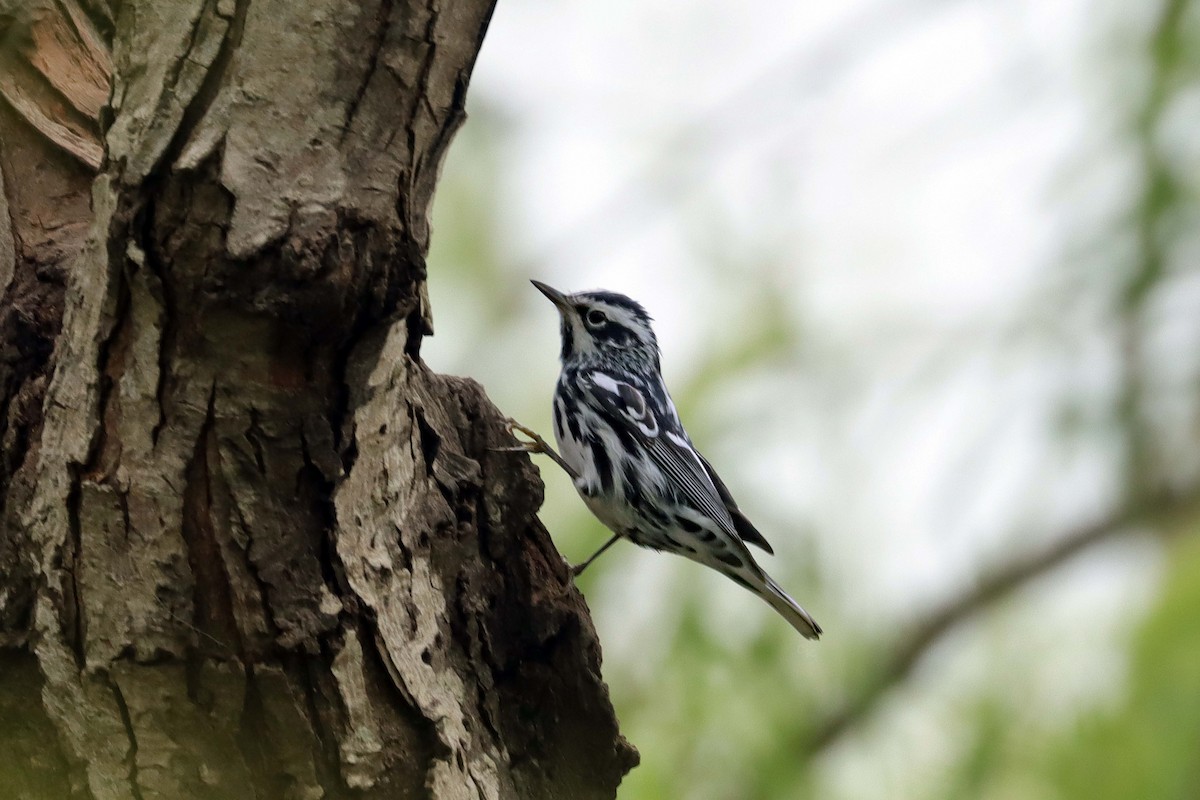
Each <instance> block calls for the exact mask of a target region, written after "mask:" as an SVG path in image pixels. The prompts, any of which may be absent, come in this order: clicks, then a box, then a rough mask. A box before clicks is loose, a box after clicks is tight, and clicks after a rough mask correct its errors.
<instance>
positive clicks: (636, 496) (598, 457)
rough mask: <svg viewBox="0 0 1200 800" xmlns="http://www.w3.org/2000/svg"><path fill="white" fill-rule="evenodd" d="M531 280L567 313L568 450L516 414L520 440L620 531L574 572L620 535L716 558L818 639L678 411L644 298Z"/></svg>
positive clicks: (563, 379)
mask: <svg viewBox="0 0 1200 800" xmlns="http://www.w3.org/2000/svg"><path fill="white" fill-rule="evenodd" d="M533 285H534V286H536V287H537V288H538V289H539V290H540V291H541V292H542V294H544V295H546V297H548V298H549V299H550V302H552V303H554V305H555V306H556V307H557V308H558V312H559V316H560V318H561V323H562V373H561V374H560V376H559V379H558V387H557V389H556V390H555V393H554V436H555V438H556V439H557V440H558V446H559V449H560V450H561V451H562V454H561V455H559V454H558V453H555V452H554V451H553V450H552V449H551V448H550V447H549V446H548V445H547V444H546V443H545V441H544V440H542V438H541V437H540V436H538V435H537V434H536V433H534V432H532V431H530V430H528V429H527V428H524V427H522V426H520V425H517V424H516V423H511V424H512V427H513V428H514V429H516V430H519V431H521V432H522V433H524V434H525V435H527V436H529V437H530V439H531V440H532V441H531V442H528V443H525V444H524V445H523V446H522V447H521V448H517V449H525V450H529V451H531V452H540V453H545V454H547V455H549V456H551V457H552V458H554V460H555V461H556V462H557V463H558V464H559V465H560V466H561V467H562V468H563V469H564V470H566V472H567V474H568V475H570V476H571V479H572V481H573V482H574V483H575V488H576V489H577V490H578V491H579V494H580V496H581V497H582V498H583V501H584V503H586V504H587V506H588V508H589V509H591V511H592V513H593V514H595V515H596V516H597V517H598V518H599V519H600V521H601V522H603V523H604V524H605V525H606V526H608V528H609V529H610V530H612V531H613V533H614V536H613V537H612V538H611V539H609V540H608V542H606V543H605V545H604V546H603V547H601V548H600V549H599V550H598V551H597V552H596V553H595V554H594V555H593V556H592V557H591V558H589V559H588V560H587V561H585V562H583V564H581V565H579V566H578V567H576V568H575V574H579V573H580V572H582V571H583V570H584V568H586V567H587V566H588V564H590V563H592V561H593V560H595V558H596V557H597V556H599V555H600V554H601V553H603V552H604V551H605V550H607V549H608V548H609V547H610V546H612V544H613V543H614V542H616V541H617V540H618V539H621V538H625V539H628V540H630V541H631V542H633V543H635V544H639V545H642V546H643V547H649V548H652V549H654V550H665V551H667V552H670V553H678V554H679V555H682V556H686V557H688V558H690V559H692V560H693V561H698V562H700V563H701V564H704V565H705V566H707V567H712V568H713V569H715V570H717V571H718V572H720V573H721V574H722V575H724V576H726V577H727V578H730V579H731V580H733V581H734V582H736V583H738V584H740V585H742V586H743V587H745V588H747V589H749V590H750V591H752V592H754V593H755V594H756V595H758V596H759V597H761V598H763V599H764V600H766V601H767V602H768V603H769V604H770V605H771V607H772V608H774V609H775V610H776V611H778V612H779V613H780V614H781V615H782V616H783V617H784V619H786V620H787V621H788V622H789V623H791V625H792V627H794V628H795V629H796V630H797V631H799V632H800V633H801V634H802V635H803V636H805V637H806V638H809V639H816V638H817V637H818V636H819V635H820V634H821V626H820V625H818V624H817V623H816V620H814V619H813V618H812V617H811V616H809V614H808V612H807V611H805V610H804V609H803V608H801V607H800V605H799V604H798V603H797V602H796V601H795V600H793V599H792V598H791V597H789V596H788V595H787V593H785V592H784V591H783V590H782V589H780V588H779V585H778V584H777V583H775V581H774V580H773V579H772V578H771V576H769V575H767V573H765V572H764V571H763V570H762V568H761V567H759V565H758V564H757V563H756V562H755V561H754V557H753V556H752V555H751V554H750V550H749V549H748V548H747V547H746V545H747V543H748V544H753V545H755V546H757V547H760V548H762V549H763V550H765V551H766V552H768V553H773V551H772V549H771V545H770V544H768V543H767V540H766V539H765V538H763V535H762V534H761V533H759V532H758V530H757V529H756V528H755V527H754V525H752V524H751V523H750V520H748V519H747V518H746V516H745V515H744V514H743V513H742V512H741V510H740V509H739V508H738V506H737V503H736V502H734V500H733V497H732V496H730V494H729V489H727V488H726V486H725V484H724V483H723V482H722V481H721V479H720V478H719V477H718V476H717V473H716V472H715V471H714V470H713V468H712V466H711V465H710V464H709V463H708V461H706V460H705V458H704V456H702V455H700V453H699V452H697V450H696V448H695V447H694V446H693V445H692V442H691V439H690V438H689V437H688V435H687V432H686V431H685V430H684V429H683V425H682V424H681V423H680V422H679V415H678V414H677V413H676V411H675V404H674V403H672V402H671V396H670V395H669V394H668V393H667V387H666V385H665V384H664V383H663V379H662V368H661V365H660V357H659V350H658V341H657V340H656V339H655V337H654V330H653V329H652V328H651V326H650V316H649V315H648V314H647V313H646V311H645V309H643V308H642V307H641V305H639V304H638V303H636V302H634V301H633V300H631V299H629V298H628V297H626V296H624V295H621V294H615V293H613V292H600V291H597V292H580V293H578V294H570V295H567V294H563V293H562V292H559V291H557V290H555V289H552V288H550V287H549V286H547V285H546V284H544V283H540V282H538V281H533Z"/></svg>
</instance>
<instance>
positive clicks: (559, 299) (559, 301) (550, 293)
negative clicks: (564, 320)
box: [530, 281, 571, 311]
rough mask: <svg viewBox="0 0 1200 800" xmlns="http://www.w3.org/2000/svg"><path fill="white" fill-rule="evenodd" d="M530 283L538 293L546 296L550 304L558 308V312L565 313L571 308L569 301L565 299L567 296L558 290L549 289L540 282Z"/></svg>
mask: <svg viewBox="0 0 1200 800" xmlns="http://www.w3.org/2000/svg"><path fill="white" fill-rule="evenodd" d="M530 283H532V284H533V285H534V286H535V287H537V290H538V291H539V292H541V293H542V294H544V295H546V297H547V298H549V300H550V302H551V303H554V305H555V306H557V307H558V310H559V311H566V310H567V309H569V308H570V307H571V301H570V300H569V299H567V296H566V295H565V294H563V293H562V292H560V291H559V290H558V289H554V288H551V287H549V286H547V285H546V284H544V283H542V282H541V281H530Z"/></svg>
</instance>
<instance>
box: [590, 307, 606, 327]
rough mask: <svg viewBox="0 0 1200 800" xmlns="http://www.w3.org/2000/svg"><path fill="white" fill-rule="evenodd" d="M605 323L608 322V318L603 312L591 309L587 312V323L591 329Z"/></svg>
mask: <svg viewBox="0 0 1200 800" xmlns="http://www.w3.org/2000/svg"><path fill="white" fill-rule="evenodd" d="M606 322H608V317H607V316H606V315H605V314H604V312H603V311H600V310H599V309H596V308H593V309H592V310H591V311H589V312H587V323H588V325H591V326H592V327H593V328H599V327H600V326H601V325H603V324H604V323H606Z"/></svg>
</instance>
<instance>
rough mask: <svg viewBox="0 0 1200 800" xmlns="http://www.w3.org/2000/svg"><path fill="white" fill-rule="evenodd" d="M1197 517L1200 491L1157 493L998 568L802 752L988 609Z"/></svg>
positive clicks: (904, 640) (907, 642)
mask: <svg viewBox="0 0 1200 800" xmlns="http://www.w3.org/2000/svg"><path fill="white" fill-rule="evenodd" d="M1197 516H1200V487H1193V488H1192V489H1190V490H1189V491H1186V492H1168V493H1161V494H1157V495H1154V496H1152V497H1150V498H1148V499H1147V500H1145V501H1143V502H1141V503H1137V504H1133V505H1130V506H1127V507H1125V508H1124V509H1120V510H1118V511H1117V512H1115V513H1114V514H1113V515H1112V516H1110V517H1108V518H1106V519H1103V520H1100V521H1097V522H1093V523H1091V524H1089V525H1085V526H1083V527H1080V528H1076V529H1075V530H1072V531H1070V532H1068V533H1067V534H1065V535H1062V536H1059V537H1057V538H1056V539H1055V540H1054V541H1053V542H1051V543H1050V544H1048V545H1045V546H1043V547H1041V548H1039V549H1035V550H1033V551H1030V552H1026V553H1022V554H1019V555H1018V556H1016V557H1015V558H1014V559H1012V560H1011V561H1010V562H1008V563H1006V564H1003V565H1001V566H999V567H996V568H993V569H992V570H991V571H990V573H989V574H987V575H985V576H984V577H982V578H981V579H980V580H979V581H978V582H977V583H976V584H975V585H974V586H971V587H970V588H968V589H967V590H966V591H964V592H963V593H962V594H961V595H959V596H958V597H955V598H952V599H950V600H948V601H947V602H945V603H944V604H942V605H941V606H940V607H938V608H935V609H934V610H933V611H932V612H930V613H929V615H928V616H926V617H925V618H924V619H922V620H920V621H918V622H917V623H916V624H914V625H913V626H912V628H911V629H910V630H909V631H908V633H906V634H904V635H903V636H901V637H900V639H899V641H898V642H897V644H896V645H895V646H894V647H893V648H892V650H891V653H890V654H889V655H888V656H887V657H886V658H884V659H883V661H882V663H881V665H880V667H879V668H878V670H877V671H876V672H875V674H874V675H873V676H871V677H870V678H868V679H867V680H866V681H865V682H864V683H863V684H862V685H861V686H860V687H859V688H858V690H857V692H856V693H855V694H853V695H852V696H851V697H850V698H849V699H847V700H846V701H845V702H844V703H843V704H842V705H841V706H840V707H839V708H835V709H834V710H833V711H831V712H829V713H827V714H826V715H825V716H824V717H823V718H822V719H820V720H819V721H818V722H816V724H814V725H813V726H812V727H810V728H809V729H808V730H807V731H805V732H803V733H802V734H801V735H800V741H799V744H798V747H797V749H798V751H799V752H800V753H802V754H803V755H804V756H806V757H808V758H812V757H813V756H816V755H817V754H819V753H821V752H822V751H824V750H825V749H827V748H828V747H829V746H830V745H832V744H833V743H834V742H836V741H837V740H838V739H840V738H841V737H842V735H843V734H845V733H846V732H847V731H849V730H850V729H852V728H853V727H854V726H856V725H858V724H861V723H862V722H863V721H864V720H866V719H867V718H869V717H870V715H871V714H872V713H873V712H874V711H875V709H876V708H877V707H878V705H879V703H880V701H881V700H882V699H883V697H884V696H885V695H886V694H887V692H888V691H889V690H890V689H891V688H892V687H894V686H896V685H897V684H899V683H901V682H902V681H904V680H905V679H907V677H908V675H909V673H910V672H911V671H912V668H913V666H915V665H916V663H917V662H918V661H919V660H920V659H921V658H922V657H923V656H924V655H925V654H926V653H927V652H929V651H930V650H931V649H933V647H934V645H936V644H937V643H938V642H940V641H942V640H943V639H944V638H945V636H946V635H947V634H948V633H949V632H950V631H952V630H953V629H954V628H955V627H956V626H957V625H959V624H960V623H962V622H964V621H966V620H968V619H970V618H971V617H972V616H974V615H976V614H978V613H980V612H982V611H984V610H986V609H987V608H988V607H989V606H990V605H991V604H992V603H994V602H995V601H997V600H999V599H1001V598H1003V597H1005V596H1007V595H1009V594H1011V593H1012V592H1014V591H1016V590H1018V589H1020V588H1022V587H1023V586H1025V585H1026V584H1028V583H1029V582H1030V581H1032V580H1034V579H1035V578H1038V577H1040V576H1042V575H1045V574H1046V573H1048V572H1050V571H1051V570H1053V569H1055V568H1056V567H1059V566H1061V565H1062V564H1065V563H1066V562H1068V561H1070V560H1071V559H1072V558H1074V557H1075V556H1077V555H1079V554H1080V553H1082V552H1083V551H1085V550H1087V549H1089V548H1091V547H1092V546H1094V545H1097V544H1100V543H1102V542H1106V541H1109V540H1111V539H1114V538H1116V537H1117V536H1123V535H1127V534H1130V533H1133V532H1136V531H1140V530H1144V529H1145V528H1147V527H1148V528H1150V529H1151V530H1152V531H1153V532H1154V533H1156V534H1157V535H1159V536H1161V537H1164V538H1166V537H1168V536H1171V535H1173V534H1175V533H1177V532H1178V531H1179V530H1180V529H1181V528H1182V527H1183V525H1182V524H1181V523H1182V522H1184V521H1186V520H1189V519H1195V518H1196V517H1197ZM1143 526H1144V527H1143Z"/></svg>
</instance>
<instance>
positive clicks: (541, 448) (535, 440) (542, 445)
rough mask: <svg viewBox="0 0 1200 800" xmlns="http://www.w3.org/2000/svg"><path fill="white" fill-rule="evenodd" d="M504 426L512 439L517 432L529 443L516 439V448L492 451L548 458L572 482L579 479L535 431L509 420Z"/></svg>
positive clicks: (571, 468)
mask: <svg viewBox="0 0 1200 800" xmlns="http://www.w3.org/2000/svg"><path fill="white" fill-rule="evenodd" d="M504 424H505V427H507V428H508V432H509V433H511V434H513V438H516V435H515V434H516V432H518V431H519V432H521V433H523V434H525V435H526V436H528V437H529V439H530V441H528V442H522V441H521V440H520V439H517V446H516V447H494V448H492V449H493V450H498V451H500V452H504V453H540V454H542V455H545V456H550V459H551V460H552V461H553V462H554V463H555V464H558V465H559V466H560V467H562V469H563V472H565V473H567V475H568V476H569V477H570V478H571V480H572V481H576V480H578V479H579V473H578V472H576V471H575V469H574V468H573V467H572V466H571V465H570V464H568V463H567V462H566V461H564V460H563V457H562V456H560V455H559V454H558V453H556V452H554V448H553V447H551V446H550V445H548V444H546V440H545V439H543V438H542V437H541V436H540V435H538V433H537V432H536V431H533V430H531V429H529V428H526V427H525V426H524V425H522V424H521V423H519V422H517V421H516V420H514V419H509V420H507V421H506V422H505V423H504Z"/></svg>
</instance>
